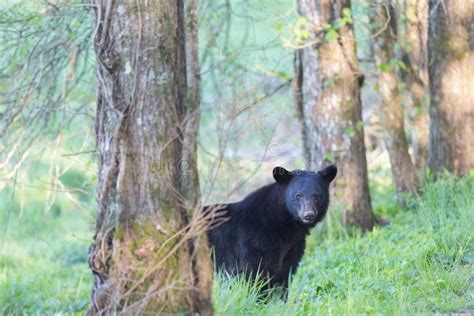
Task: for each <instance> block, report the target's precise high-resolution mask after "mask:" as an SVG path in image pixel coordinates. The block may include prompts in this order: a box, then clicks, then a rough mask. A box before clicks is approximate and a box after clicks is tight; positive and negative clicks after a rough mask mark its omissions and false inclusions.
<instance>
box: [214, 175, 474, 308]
mask: <svg viewBox="0 0 474 316" xmlns="http://www.w3.org/2000/svg"><path fill="white" fill-rule="evenodd" d="M473 184H474V183H473V181H472V180H469V179H462V180H457V179H455V178H453V177H445V178H443V179H441V180H439V181H438V182H436V183H428V184H426V185H425V187H424V192H423V195H422V196H421V197H420V198H418V199H416V200H415V201H413V208H412V209H410V210H401V211H400V212H399V213H398V214H397V216H396V217H395V218H394V219H393V220H392V224H391V225H390V226H389V227H384V228H378V229H376V230H374V232H372V233H369V234H365V235H361V234H357V233H356V234H348V233H347V232H345V231H341V232H340V233H339V234H331V235H329V234H328V230H327V229H321V228H319V229H316V230H315V231H314V233H313V234H312V236H311V239H310V242H309V247H308V248H309V249H307V251H306V255H305V257H304V259H303V262H302V263H301V266H300V269H299V270H298V273H297V274H296V276H295V277H294V279H293V281H292V283H291V286H290V291H289V298H288V301H287V303H286V304H285V303H284V302H283V301H281V300H278V299H273V300H272V301H271V302H270V303H268V304H262V303H258V291H257V290H256V288H255V286H252V285H249V284H247V283H245V282H242V281H241V280H235V279H230V278H228V277H225V276H220V277H218V278H217V281H216V285H217V286H216V287H215V289H214V299H215V307H216V309H217V311H218V313H219V314H222V315H237V314H248V315H275V314H285V315H330V314H333V315H358V314H369V315H374V314H384V315H412V314H433V313H444V312H454V311H460V310H465V309H472V308H474V300H473V298H474V291H473V285H472V282H473V281H472V277H473V276H474V266H473V264H474V245H473V237H474V235H473V232H472V227H473V224H474V199H473V197H474V185H473ZM334 229H336V230H340V228H339V227H335V228H334ZM334 236H336V237H334Z"/></svg>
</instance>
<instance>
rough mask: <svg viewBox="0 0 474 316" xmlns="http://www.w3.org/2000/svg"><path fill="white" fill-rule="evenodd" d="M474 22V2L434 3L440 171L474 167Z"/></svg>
mask: <svg viewBox="0 0 474 316" xmlns="http://www.w3.org/2000/svg"><path fill="white" fill-rule="evenodd" d="M473 24H474V3H473V2H472V1H463V0H444V1H440V0H432V1H430V16H429V36H428V46H429V80H430V144H429V155H428V165H429V168H430V169H431V171H432V172H434V173H439V172H441V171H443V170H444V169H446V170H448V171H451V172H454V173H456V174H459V175H463V174H466V173H468V172H469V171H470V170H472V169H473V168H474V137H473V135H474V124H473V121H474V91H473V89H472V87H473V86H474V53H473V51H474V32H473V28H472V25H473Z"/></svg>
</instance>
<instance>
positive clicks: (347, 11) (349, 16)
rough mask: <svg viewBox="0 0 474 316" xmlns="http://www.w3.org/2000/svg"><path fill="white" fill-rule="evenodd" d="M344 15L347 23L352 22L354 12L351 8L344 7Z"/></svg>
mask: <svg viewBox="0 0 474 316" xmlns="http://www.w3.org/2000/svg"><path fill="white" fill-rule="evenodd" d="M342 17H343V19H344V20H346V22H347V23H352V12H351V9H350V8H344V9H342Z"/></svg>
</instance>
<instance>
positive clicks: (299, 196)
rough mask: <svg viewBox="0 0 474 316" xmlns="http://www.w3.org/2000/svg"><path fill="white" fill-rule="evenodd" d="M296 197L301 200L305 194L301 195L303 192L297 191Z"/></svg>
mask: <svg viewBox="0 0 474 316" xmlns="http://www.w3.org/2000/svg"><path fill="white" fill-rule="evenodd" d="M295 198H296V199H297V200H301V199H302V198H303V195H301V193H297V194H296V195H295Z"/></svg>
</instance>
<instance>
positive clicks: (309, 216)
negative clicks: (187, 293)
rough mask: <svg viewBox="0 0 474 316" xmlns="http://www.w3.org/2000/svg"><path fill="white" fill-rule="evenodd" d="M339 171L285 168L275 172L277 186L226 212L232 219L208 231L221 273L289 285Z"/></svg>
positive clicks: (335, 169) (267, 186)
mask: <svg viewBox="0 0 474 316" xmlns="http://www.w3.org/2000/svg"><path fill="white" fill-rule="evenodd" d="M336 173H337V168H336V166H334V165H330V166H328V167H326V168H324V169H322V170H320V171H319V172H312V171H303V170H294V171H288V170H286V169H284V168H282V167H276V168H274V169H273V177H274V178H275V182H274V183H271V184H268V185H266V186H264V187H262V188H260V189H258V190H256V191H254V192H253V193H251V194H249V195H248V196H247V197H246V198H245V199H243V200H242V201H240V202H237V203H230V204H225V205H221V206H207V207H205V210H208V211H209V210H211V209H216V208H218V207H222V208H224V211H226V212H224V213H225V217H227V221H225V222H224V223H222V224H220V225H216V226H215V227H213V228H212V227H211V228H210V229H209V231H208V237H209V242H210V244H211V246H212V248H213V249H214V255H215V264H216V267H217V269H218V270H222V269H224V270H225V271H227V272H228V273H230V274H237V273H244V274H245V275H247V276H250V277H253V278H254V277H255V275H256V274H257V273H259V274H260V275H261V277H263V278H264V279H266V280H268V284H267V287H276V286H281V287H283V288H287V287H288V278H289V276H290V273H294V272H296V269H297V267H298V263H299V261H300V259H301V257H302V256H303V253H304V249H305V237H306V236H307V235H308V234H309V230H310V229H311V228H312V227H314V226H315V225H316V224H317V223H318V222H320V221H322V219H323V218H324V216H325V215H326V211H327V209H328V206H329V184H330V183H331V181H332V180H333V179H334V177H335V176H336Z"/></svg>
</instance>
